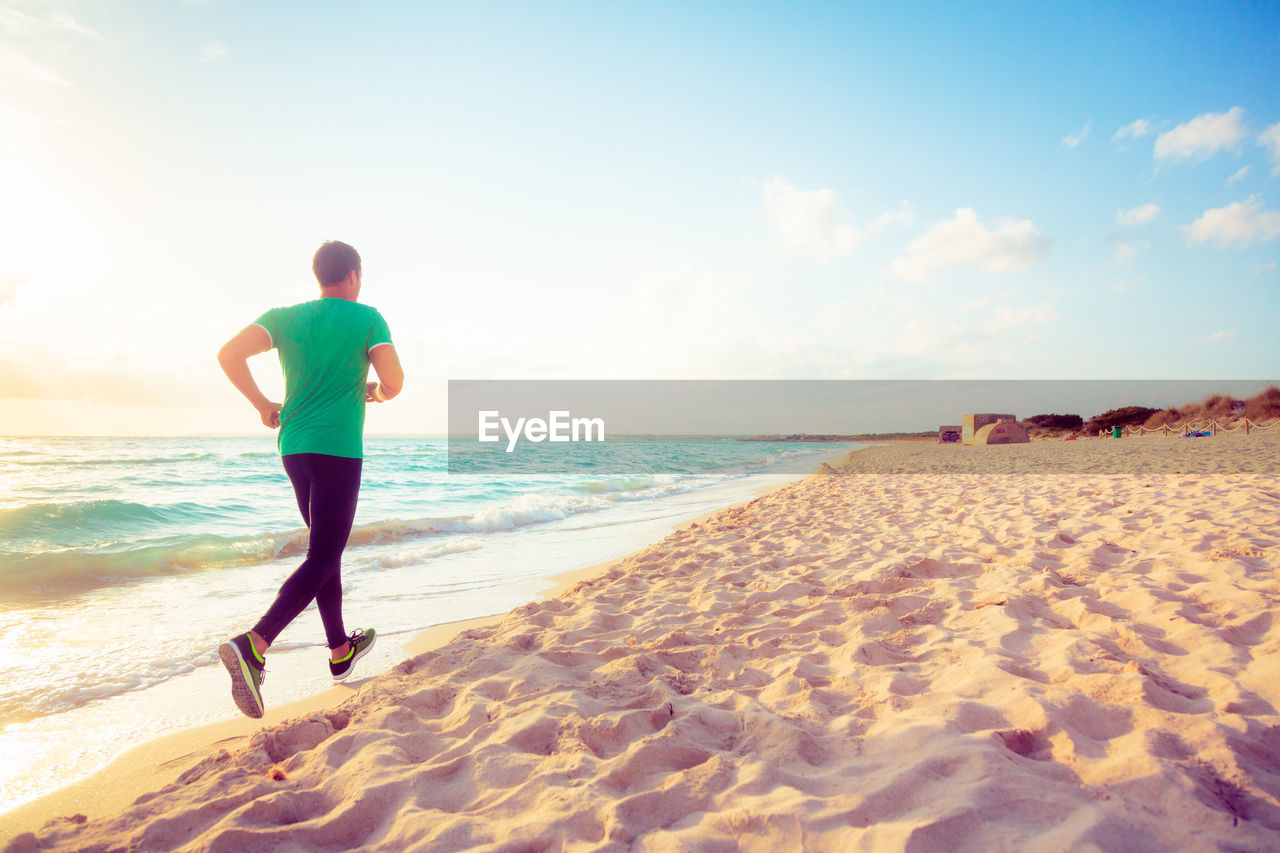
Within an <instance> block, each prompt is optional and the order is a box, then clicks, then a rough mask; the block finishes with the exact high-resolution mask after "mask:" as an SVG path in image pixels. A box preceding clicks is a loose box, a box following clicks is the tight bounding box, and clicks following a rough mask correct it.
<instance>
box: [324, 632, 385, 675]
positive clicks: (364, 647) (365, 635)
mask: <svg viewBox="0 0 1280 853" xmlns="http://www.w3.org/2000/svg"><path fill="white" fill-rule="evenodd" d="M376 639H377V637H376V636H375V632H374V630H373V629H372V628H370V629H369V630H367V631H353V632H352V634H351V636H350V637H347V642H348V643H350V644H351V648H350V649H349V650H348V651H347V655H346V657H344V658H343V659H342V660H331V661H329V672H331V673H333V680H334V681H341V680H342V679H344V678H346V677H347V676H348V675H350V674H351V670H353V669H355V665H356V661H358V660H360V658H362V657H364V656H365V653H366V652H368V651H369V649H371V648H373V641H374V640H376Z"/></svg>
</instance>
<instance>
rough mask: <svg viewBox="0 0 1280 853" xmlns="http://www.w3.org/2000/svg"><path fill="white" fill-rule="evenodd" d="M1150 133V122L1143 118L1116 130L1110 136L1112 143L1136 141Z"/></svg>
mask: <svg viewBox="0 0 1280 853" xmlns="http://www.w3.org/2000/svg"><path fill="white" fill-rule="evenodd" d="M1150 132H1151V122H1149V121H1147V120H1146V119H1145V118H1140V119H1137V120H1136V121H1132V122H1130V123H1129V124H1126V125H1125V126H1124V127H1122V128H1120V129H1119V130H1117V131H1116V132H1115V133H1114V134H1112V135H1111V141H1112V142H1124V141H1125V140H1126V139H1137V138H1139V137H1141V136H1146V135H1147V134H1148V133H1150Z"/></svg>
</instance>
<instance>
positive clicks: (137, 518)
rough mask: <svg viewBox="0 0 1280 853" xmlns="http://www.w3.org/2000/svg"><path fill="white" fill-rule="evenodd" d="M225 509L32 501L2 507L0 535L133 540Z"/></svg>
mask: <svg viewBox="0 0 1280 853" xmlns="http://www.w3.org/2000/svg"><path fill="white" fill-rule="evenodd" d="M224 511H225V508H220V507H211V506H206V505H204V504H198V503H191V502H183V503H176V504H161V505H148V504H140V503H134V502H133V501H122V500H115V499H107V500H87V501H69V502H67V503H36V504H27V505H26V506H21V507H10V508H7V509H0V534H3V535H4V538H5V539H6V540H7V541H9V542H10V543H19V542H22V541H23V540H27V541H29V542H32V543H42V544H46V545H47V544H52V545H73V544H88V543H87V542H86V541H85V540H86V538H91V539H96V540H97V541H102V540H103V539H105V538H110V537H111V536H112V535H117V536H118V535H120V534H123V535H125V536H127V537H130V538H132V537H133V536H136V535H137V534H138V532H140V531H142V530H146V529H154V528H156V527H164V526H173V525H184V524H191V523H195V522H200V521H207V520H210V519H217V518H221V517H223V513H224Z"/></svg>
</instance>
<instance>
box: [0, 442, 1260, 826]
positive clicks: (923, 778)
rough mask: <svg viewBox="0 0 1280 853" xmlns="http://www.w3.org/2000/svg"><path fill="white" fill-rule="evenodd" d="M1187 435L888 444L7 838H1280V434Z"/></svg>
mask: <svg viewBox="0 0 1280 853" xmlns="http://www.w3.org/2000/svg"><path fill="white" fill-rule="evenodd" d="M1183 446H1185V447H1187V448H1188V450H1187V451H1186V452H1187V453H1189V454H1192V455H1187V456H1181V457H1177V458H1176V461H1170V462H1169V463H1168V464H1169V467H1170V469H1171V470H1167V471H1166V470H1160V468H1161V466H1162V465H1165V464H1166V463H1165V462H1162V461H1161V460H1162V459H1165V460H1174V458H1175V456H1176V453H1182V452H1183V451H1181V450H1178V451H1177V452H1176V453H1173V452H1172V451H1171V448H1172V447H1173V445H1171V444H1169V443H1168V442H1162V441H1148V440H1139V441H1134V442H1131V443H1128V444H1126V443H1122V442H1114V443H1108V442H1105V441H1097V442H1088V443H1086V444H1085V446H1084V449H1083V450H1080V449H1072V450H1071V451H1070V452H1072V453H1077V452H1085V453H1088V454H1091V455H1093V456H1094V457H1095V460H1096V461H1097V462H1098V463H1099V467H1100V468H1104V469H1105V468H1106V467H1107V466H1106V465H1103V464H1102V463H1105V462H1107V461H1108V460H1110V461H1112V462H1114V461H1116V460H1120V461H1125V462H1126V463H1133V462H1137V463H1138V466H1137V469H1136V470H1130V471H1129V472H1128V473H1103V474H1078V473H1067V474H1060V473H1050V474H1036V473H1027V472H1026V468H1027V466H1028V465H1029V464H1030V461H1033V460H1034V459H1035V458H1041V455H1044V456H1043V458H1049V457H1050V456H1051V455H1052V454H1054V453H1056V452H1058V450H1059V448H1058V447H1056V446H1054V445H1048V444H1046V445H1044V446H1043V447H1041V448H1039V449H1033V450H1030V451H1028V450H1025V449H1022V448H1013V449H1014V450H1015V451H1016V452H1014V453H1006V454H996V453H987V454H986V456H985V457H984V458H985V461H986V463H987V464H986V472H985V473H982V474H981V475H980V476H979V475H978V474H979V472H974V471H972V470H970V468H971V466H970V465H969V464H968V463H969V462H970V461H971V460H972V459H975V458H978V457H977V456H974V455H970V454H950V453H949V452H948V451H947V450H946V449H928V448H926V449H924V450H918V449H913V448H911V447H910V445H898V446H896V447H894V446H882V447H881V448H879V449H872V448H869V449H867V451H865V452H864V451H862V450H859V451H857V452H856V453H854V454H852V455H851V456H850V457H848V458H846V459H844V460H838V461H837V462H836V463H835V464H830V463H828V464H826V465H824V466H823V467H822V470H821V471H820V472H819V473H818V474H815V475H811V476H809V477H807V478H804V479H802V480H798V481H793V482H791V483H788V484H786V485H784V486H782V487H780V488H777V489H774V490H772V491H770V492H769V493H767V494H765V495H763V496H761V497H757V498H754V499H753V500H750V501H747V502H746V503H740V504H736V505H734V506H731V507H728V508H726V509H722V510H719V511H717V512H715V513H713V514H711V515H709V516H706V517H704V518H703V519H701V520H696V521H692V522H689V523H687V524H686V525H684V526H682V527H681V528H680V529H677V530H676V531H675V532H673V533H671V534H670V535H668V536H667V537H665V538H664V539H662V540H661V541H659V542H657V543H654V544H652V545H650V546H649V547H647V548H644V549H642V550H640V551H638V552H636V553H633V554H631V555H629V556H628V557H625V558H623V559H621V560H618V561H615V562H613V563H612V564H610V565H609V566H606V567H605V568H604V570H603V571H600V572H596V573H591V574H589V576H586V577H579V578H576V579H575V578H565V579H564V580H565V581H568V582H571V585H570V586H568V588H567V589H565V590H564V591H563V592H562V593H561V594H560V595H559V596H558V597H555V598H550V599H546V600H544V601H541V602H539V603H536V604H530V605H526V606H523V607H520V608H517V609H515V610H513V611H511V612H510V613H508V614H506V615H505V616H503V617H502V618H501V619H499V620H497V621H496V622H490V623H489V624H486V625H483V626H477V627H471V628H468V629H466V630H463V631H461V633H459V634H458V635H457V636H455V637H454V638H453V639H452V640H451V641H449V642H448V643H446V644H444V645H442V646H436V647H434V648H431V649H429V650H426V651H424V652H423V653H421V654H419V655H418V656H416V657H414V658H412V659H411V660H409V661H406V662H405V663H403V664H401V665H400V666H397V667H396V668H395V669H394V670H393V671H392V672H390V673H387V674H386V675H384V676H380V677H377V678H373V679H370V680H369V681H368V682H366V683H364V684H362V685H361V686H359V688H358V690H357V692H356V694H355V695H354V696H353V697H351V698H350V699H348V700H347V701H346V702H344V703H342V705H341V706H340V707H338V708H336V709H331V710H326V711H323V712H318V713H313V714H310V715H307V716H302V717H298V718H294V719H292V720H289V721H287V722H285V723H281V724H276V725H272V726H266V727H264V728H263V729H262V730H261V731H259V732H258V733H257V734H256V735H255V736H254V737H253V738H252V739H251V740H250V741H249V743H247V744H242V745H232V747H231V748H213V749H210V750H209V751H208V752H206V753H205V754H204V755H203V757H201V758H199V759H198V760H195V761H194V763H192V761H191V760H192V759H194V758H196V757H195V756H191V755H189V756H187V757H186V759H187V764H186V769H185V770H183V771H182V772H181V775H180V777H179V778H178V779H177V780H176V781H175V782H174V783H171V784H169V785H167V786H165V787H163V788H161V789H159V790H156V791H153V792H152V793H148V794H145V795H143V796H142V797H141V798H139V799H138V800H137V801H136V802H135V804H134V805H132V806H130V807H129V808H128V809H126V810H125V811H123V812H121V813H118V814H115V815H112V816H110V817H107V818H104V819H96V818H94V819H89V820H87V821H85V822H83V823H75V824H73V823H70V822H67V821H55V822H54V823H52V824H49V825H46V826H45V827H44V828H43V829H41V830H39V835H38V836H36V835H33V834H26V835H22V836H18V837H17V838H15V839H14V840H13V841H12V843H11V844H10V847H9V848H8V849H10V850H14V851H17V850H26V849H85V848H100V849H114V848H129V849H173V848H176V847H186V846H191V847H197V848H201V849H243V848H246V847H255V846H256V847H263V848H269V847H280V846H284V845H293V846H294V847H297V848H300V849H303V848H308V847H316V846H322V845H328V846H341V847H348V848H354V847H361V848H367V849H387V850H394V849H406V848H410V847H412V848H414V849H432V850H435V849H439V850H450V849H461V848H483V849H494V850H496V849H547V848H549V847H555V846H557V845H559V846H562V847H573V848H582V849H593V850H610V851H623V850H628V849H655V850H656V849H689V848H699V849H707V848H715V847H717V846H722V847H729V846H734V847H735V848H736V849H746V850H775V849H780V848H785V847H788V846H792V847H794V846H796V845H797V844H800V845H802V846H803V847H804V848H805V849H812V850H833V851H834V850H849V849H917V848H918V849H955V850H991V849H999V850H1012V849H1018V850H1061V849H1092V848H1102V849H1126V850H1136V851H1147V850H1152V851H1154V850H1165V849H1179V850H1189V851H1201V850H1203V851H1209V850H1222V849H1239V850H1266V849H1275V848H1276V847H1277V846H1280V788H1277V786H1276V784H1275V780H1274V767H1275V761H1276V760H1277V758H1278V757H1280V680H1277V679H1276V677H1275V676H1276V673H1277V671H1280V670H1278V669H1277V667H1280V624H1278V623H1277V621H1276V620H1275V619H1274V617H1273V615H1272V614H1273V612H1274V610H1275V607H1276V605H1277V604H1278V603H1280V520H1278V519H1280V513H1278V512H1277V509H1278V508H1280V488H1277V481H1276V477H1275V475H1274V473H1213V471H1214V470H1215V469H1216V468H1218V467H1220V465H1221V463H1222V462H1224V461H1230V460H1231V459H1233V458H1235V459H1236V461H1237V462H1243V461H1250V460H1251V461H1253V462H1257V461H1262V462H1265V463H1266V465H1267V467H1268V470H1269V471H1274V469H1275V465H1276V463H1277V462H1280V441H1277V440H1276V439H1275V438H1269V439H1266V440H1262V441H1258V442H1256V443H1254V444H1252V445H1248V446H1247V449H1244V448H1245V446H1244V445H1242V444H1241V443H1239V442H1231V441H1224V440H1216V441H1212V442H1211V441H1205V442H1202V443H1194V442H1188V443H1187V444H1186V445H1179V446H1178V447H1183ZM1004 449H1008V448H1004ZM872 450H875V451H876V452H871V451H872ZM987 450H993V451H994V450H1001V449H1000V448H988V449H987ZM984 452H985V451H984ZM1242 453H1244V454H1247V459H1241V458H1240V454H1242ZM1028 454H1029V455H1028ZM1189 460H1190V461H1193V462H1194V463H1195V465H1193V466H1188V465H1187V464H1186V462H1187V461H1189ZM992 463H998V464H992ZM913 466H914V467H915V468H916V469H917V470H916V473H909V474H907V473H894V472H893V471H896V470H897V469H899V468H903V467H913ZM1173 466H1177V467H1173ZM957 467H958V468H959V470H952V469H955V468H957ZM882 468H883V469H889V471H890V472H889V473H884V472H881V471H879V470H877V469H882ZM1197 468H1203V469H1204V470H1205V471H1207V472H1209V473H1194V472H1195V470H1196V469H1197ZM992 469H995V470H992ZM215 746H216V745H215Z"/></svg>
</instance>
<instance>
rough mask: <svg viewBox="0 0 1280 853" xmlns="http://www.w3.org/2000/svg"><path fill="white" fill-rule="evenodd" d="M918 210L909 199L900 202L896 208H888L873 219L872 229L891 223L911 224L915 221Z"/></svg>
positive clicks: (885, 226) (884, 226)
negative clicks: (916, 210)
mask: <svg viewBox="0 0 1280 853" xmlns="http://www.w3.org/2000/svg"><path fill="white" fill-rule="evenodd" d="M915 218H916V212H915V209H914V208H913V207H912V206H911V202H909V201H900V202H898V206H897V208H895V209H894V210H886V211H885V212H884V213H882V214H880V215H879V216H877V217H876V218H875V219H873V220H872V221H871V226H870V227H871V229H872V230H876V229H880V228H887V227H888V226H890V225H910V224H911V223H912V222H914V221H915Z"/></svg>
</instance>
